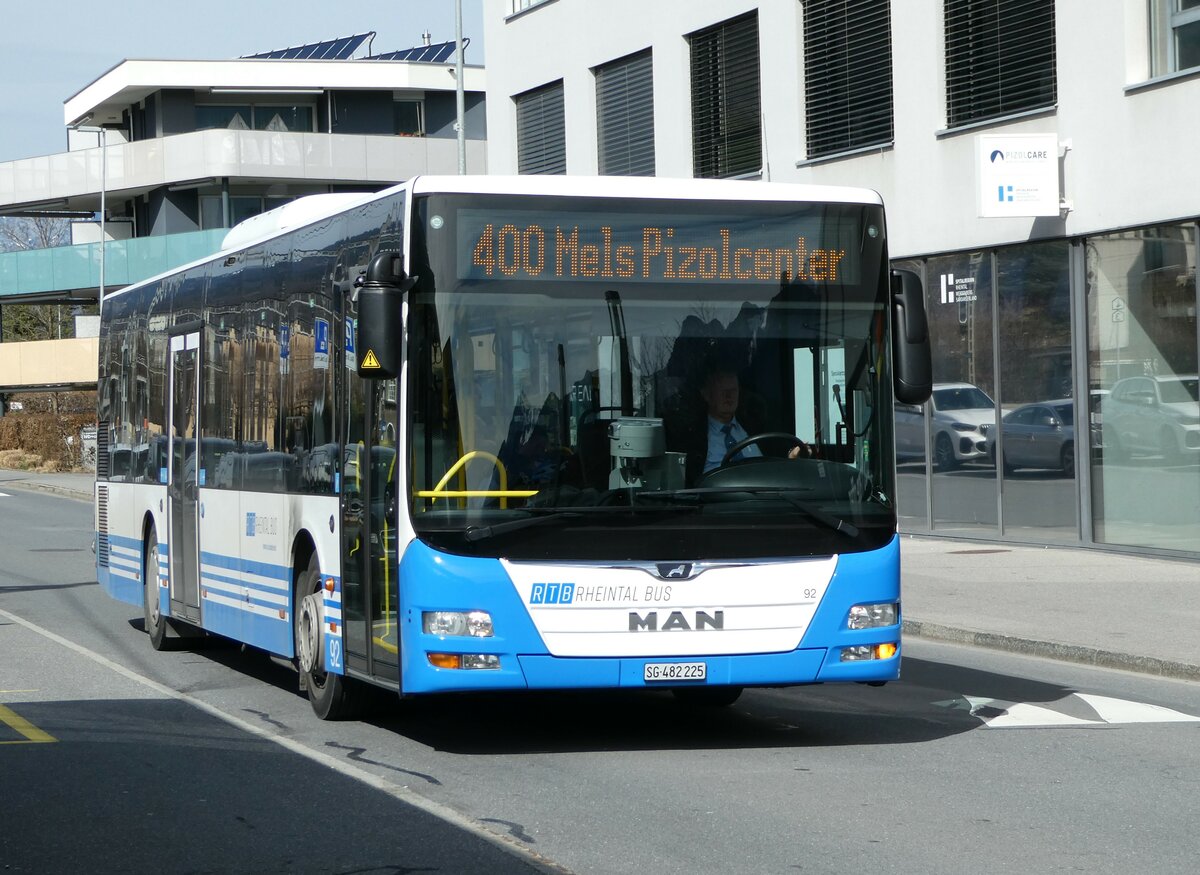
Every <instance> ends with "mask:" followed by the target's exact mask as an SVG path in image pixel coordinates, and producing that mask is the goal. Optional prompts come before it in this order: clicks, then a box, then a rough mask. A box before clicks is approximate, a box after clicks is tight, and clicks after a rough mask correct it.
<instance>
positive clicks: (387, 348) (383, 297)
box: [354, 252, 416, 380]
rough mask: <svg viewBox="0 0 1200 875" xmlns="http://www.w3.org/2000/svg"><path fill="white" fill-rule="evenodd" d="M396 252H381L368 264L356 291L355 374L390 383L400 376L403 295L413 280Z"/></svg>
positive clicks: (414, 283)
mask: <svg viewBox="0 0 1200 875" xmlns="http://www.w3.org/2000/svg"><path fill="white" fill-rule="evenodd" d="M403 262H404V259H403V256H402V255H401V254H400V253H399V252H380V253H379V254H378V255H376V256H375V257H374V258H372V259H371V262H370V264H368V265H367V272H366V274H364V276H363V278H362V285H361V286H360V287H359V289H358V336H357V337H356V338H355V344H354V349H355V354H356V355H357V358H358V361H357V363H356V364H357V368H358V375H359V376H360V377H363V378H365V379H368V380H390V379H393V378H394V377H397V376H399V374H400V338H401V335H402V333H403V324H402V323H403V319H404V316H403V312H404V309H403V308H404V293H405V292H407V291H408V290H409V289H411V288H412V287H413V286H414V285H416V280H415V279H413V278H412V277H410V276H409V275H408V274H406V273H405V272H404V267H403Z"/></svg>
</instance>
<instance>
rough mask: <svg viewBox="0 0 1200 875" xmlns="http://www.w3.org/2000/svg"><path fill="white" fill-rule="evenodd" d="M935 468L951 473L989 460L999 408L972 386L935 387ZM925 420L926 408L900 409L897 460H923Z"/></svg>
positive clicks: (932, 399) (901, 406)
mask: <svg viewBox="0 0 1200 875" xmlns="http://www.w3.org/2000/svg"><path fill="white" fill-rule="evenodd" d="M928 403H929V405H930V418H931V420H932V428H933V440H932V444H931V446H932V448H933V449H932V452H933V464H934V466H935V467H936V468H937V469H938V470H940V471H949V470H951V469H953V468H956V467H958V465H960V464H961V463H963V462H967V461H970V460H973V459H986V458H987V457H988V452H987V435H988V433H989V432H990V431H991V430H992V429H993V428H995V425H996V405H995V404H994V403H993V402H992V399H991V398H989V397H988V396H987V393H986V392H984V391H983V390H982V389H980V388H979V387H978V386H973V385H971V384H970V383H934V384H933V395H932V396H931V397H930V399H929V402H928ZM924 455H925V418H924V413H923V410H922V408H920V407H916V406H913V405H908V404H897V405H896V457H897V459H901V460H903V459H915V458H923V457H924Z"/></svg>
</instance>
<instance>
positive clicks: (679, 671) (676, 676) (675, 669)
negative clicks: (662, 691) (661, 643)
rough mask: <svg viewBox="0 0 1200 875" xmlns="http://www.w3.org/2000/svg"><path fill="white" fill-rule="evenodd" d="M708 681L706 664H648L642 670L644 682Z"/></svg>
mask: <svg viewBox="0 0 1200 875" xmlns="http://www.w3.org/2000/svg"><path fill="white" fill-rule="evenodd" d="M707 679H708V663H706V662H647V663H646V664H645V666H644V667H643V669H642V680H644V681H645V682H646V683H652V682H654V681H703V680H707Z"/></svg>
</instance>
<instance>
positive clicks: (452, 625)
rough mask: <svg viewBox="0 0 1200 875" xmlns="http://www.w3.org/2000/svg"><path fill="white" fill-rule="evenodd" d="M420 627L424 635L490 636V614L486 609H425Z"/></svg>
mask: <svg viewBox="0 0 1200 875" xmlns="http://www.w3.org/2000/svg"><path fill="white" fill-rule="evenodd" d="M421 627H422V628H423V629H424V630H425V634H426V635H437V636H439V637H442V638H449V637H456V638H457V637H468V638H491V637H492V636H493V635H494V634H495V633H494V631H493V629H492V615H491V614H489V613H487V612H486V611H425V612H424V613H422V614H421Z"/></svg>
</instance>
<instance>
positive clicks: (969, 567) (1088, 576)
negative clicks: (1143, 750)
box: [0, 470, 1200, 681]
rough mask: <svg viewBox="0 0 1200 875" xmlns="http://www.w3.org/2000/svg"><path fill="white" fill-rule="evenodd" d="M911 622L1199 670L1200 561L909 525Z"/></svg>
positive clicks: (67, 483) (919, 628)
mask: <svg viewBox="0 0 1200 875" xmlns="http://www.w3.org/2000/svg"><path fill="white" fill-rule="evenodd" d="M92 482H93V478H92V475H91V474H33V473H30V472H27V471H7V470H0V492H3V491H7V490H8V489H40V490H44V491H48V492H54V493H57V494H59V495H64V496H67V497H71V498H77V499H80V500H83V501H89V502H90V501H91V500H92ZM900 550H901V556H902V557H903V558H902V572H903V597H904V608H903V612H904V633H905V634H906V635H909V636H913V637H919V638H931V639H937V640H942V641H951V642H955V643H959V644H971V645H975V646H979V647H991V648H995V649H1000V650H1008V651H1013V652H1017V653H1028V654H1031V655H1035V656H1042V657H1047V658H1050V659H1061V660H1067V661H1070V662H1082V663H1087V664H1089V665H1098V666H1103V667H1105V668H1118V669H1124V670H1127V671H1137V672H1143V673H1147V674H1155V675H1162V676H1165V677H1176V678H1185V679H1187V680H1195V681H1200V563H1196V562H1187V561H1182V560H1168V559H1150V558H1144V557H1137V556H1126V555H1122V554H1119V553H1111V552H1108V551H1103V550H1086V549H1080V548H1070V547H1024V546H1016V545H1013V544H998V543H995V542H990V541H989V542H979V541H958V540H941V539H936V538H918V537H912V536H904V537H903V539H902V543H901V545H900Z"/></svg>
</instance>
